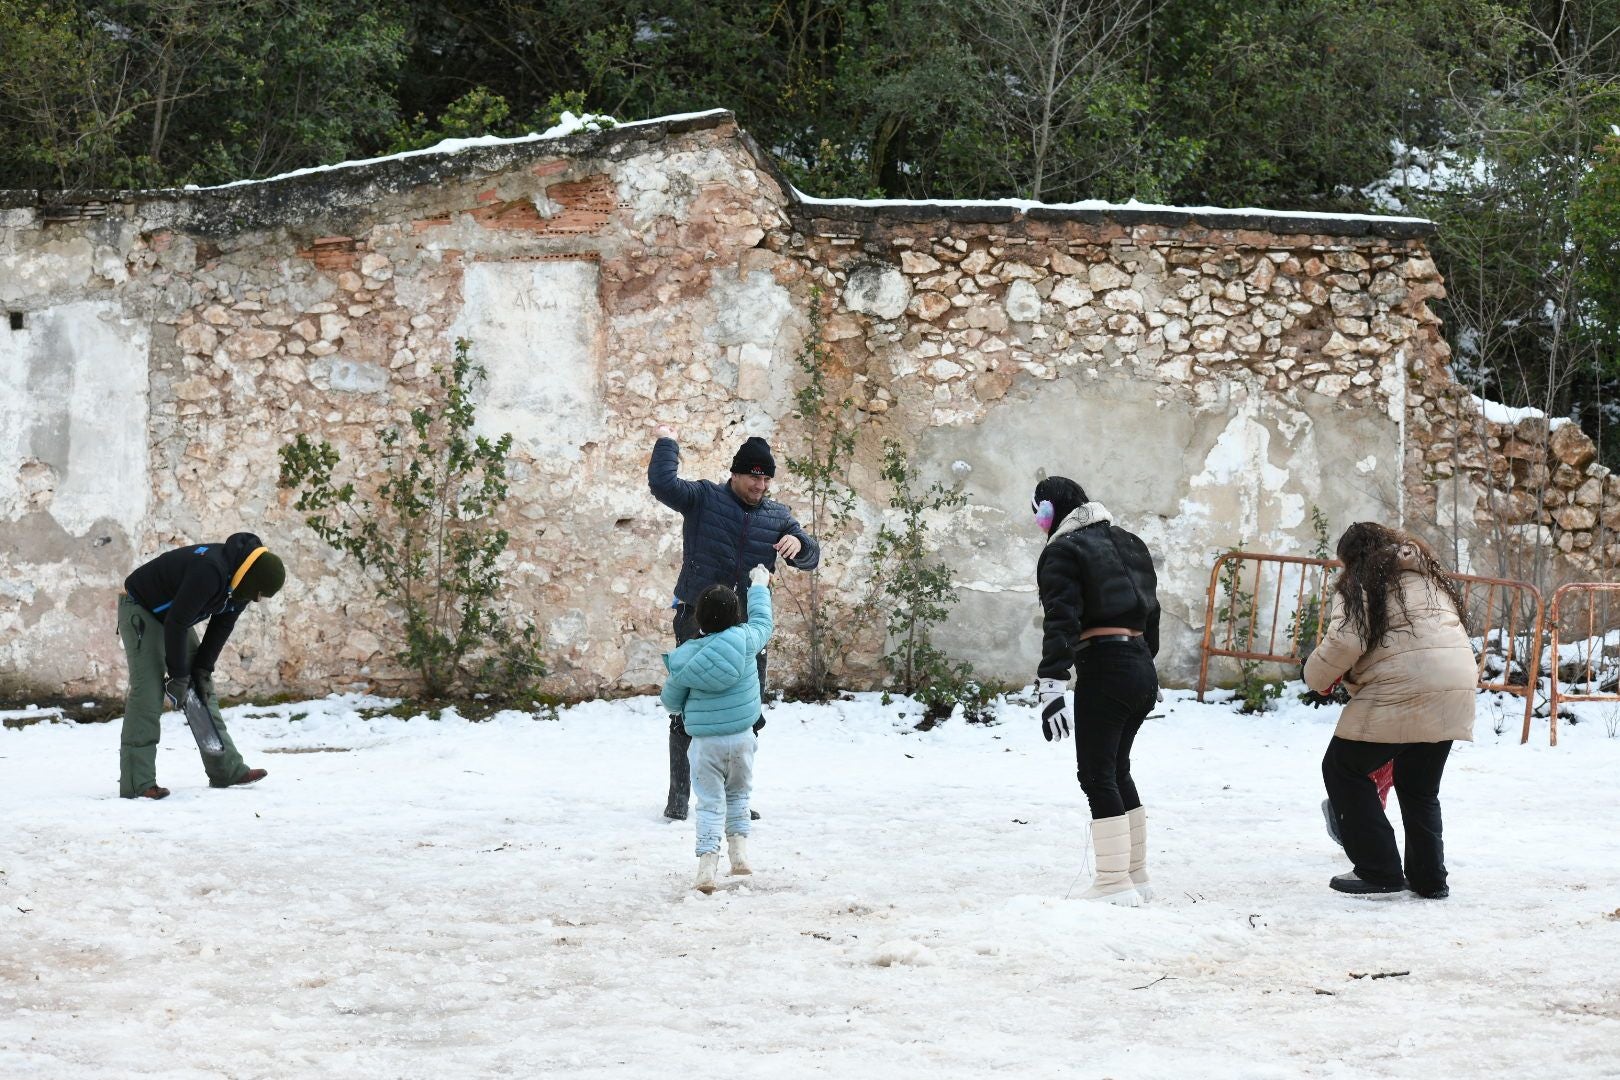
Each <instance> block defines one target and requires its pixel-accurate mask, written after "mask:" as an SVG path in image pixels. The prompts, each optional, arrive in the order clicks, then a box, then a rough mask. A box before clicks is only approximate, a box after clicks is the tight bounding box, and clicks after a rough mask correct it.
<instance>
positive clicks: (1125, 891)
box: [1080, 814, 1142, 907]
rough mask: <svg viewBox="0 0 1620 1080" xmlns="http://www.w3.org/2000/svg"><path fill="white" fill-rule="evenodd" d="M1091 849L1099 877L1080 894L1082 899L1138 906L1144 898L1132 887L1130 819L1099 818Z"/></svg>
mask: <svg viewBox="0 0 1620 1080" xmlns="http://www.w3.org/2000/svg"><path fill="white" fill-rule="evenodd" d="M1091 848H1092V852H1093V854H1094V855H1095V857H1096V860H1097V876H1096V878H1095V879H1093V880H1092V882H1091V888H1089V889H1087V890H1086V891H1085V892H1083V893H1081V894H1080V899H1082V900H1106V901H1108V902H1109V903H1110V904H1119V905H1120V906H1122V907H1139V906H1141V903H1142V897H1141V896H1140V895H1138V894H1137V891H1136V886H1135V885H1132V884H1131V819H1130V818H1129V817H1128V816H1127V815H1125V814H1121V815H1119V816H1118V817H1110V818H1097V819H1096V820H1094V821H1093V822H1092V823H1091Z"/></svg>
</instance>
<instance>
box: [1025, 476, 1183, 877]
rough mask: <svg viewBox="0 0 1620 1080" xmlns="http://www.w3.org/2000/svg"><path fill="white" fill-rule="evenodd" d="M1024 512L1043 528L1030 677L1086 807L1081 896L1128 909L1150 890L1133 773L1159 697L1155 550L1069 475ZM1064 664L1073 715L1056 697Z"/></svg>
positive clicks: (1045, 488) (1043, 486)
mask: <svg viewBox="0 0 1620 1080" xmlns="http://www.w3.org/2000/svg"><path fill="white" fill-rule="evenodd" d="M1031 509H1032V510H1034V512H1035V521H1036V524H1038V525H1039V526H1040V527H1041V529H1042V531H1044V532H1045V533H1046V534H1047V539H1046V546H1045V548H1043V549H1042V551H1041V557H1040V561H1039V562H1038V563H1037V564H1036V570H1035V580H1036V584H1037V585H1038V586H1039V588H1040V594H1041V607H1042V608H1043V609H1044V611H1045V616H1046V618H1045V630H1044V635H1043V639H1042V643H1041V666H1040V668H1039V670H1038V671H1037V673H1036V674H1037V676H1038V679H1039V682H1038V689H1039V692H1040V699H1041V730H1042V733H1043V734H1044V735H1045V736H1046V739H1047V741H1048V742H1057V741H1061V740H1062V739H1063V738H1064V737H1066V736H1068V735H1070V734H1073V735H1074V744H1075V746H1074V748H1075V755H1076V757H1077V759H1078V761H1079V766H1080V767H1079V777H1080V787H1081V789H1082V790H1083V791H1084V792H1085V793H1086V800H1087V802H1089V803H1090V804H1091V837H1092V847H1093V849H1094V851H1095V853H1096V861H1097V873H1096V878H1095V880H1093V882H1092V884H1091V888H1090V889H1088V890H1087V891H1086V892H1085V894H1084V895H1083V897H1082V899H1087V900H1107V901H1110V902H1111V903H1115V904H1122V905H1125V906H1128V907H1136V906H1137V905H1139V904H1141V903H1142V902H1143V901H1146V900H1149V899H1151V898H1152V895H1153V894H1152V890H1151V889H1150V888H1149V886H1148V876H1147V812H1146V811H1145V810H1143V809H1142V800H1141V798H1140V797H1139V796H1138V795H1137V791H1136V784H1135V783H1134V782H1133V781H1132V780H1131V746H1132V743H1133V742H1134V741H1135V739H1136V733H1137V731H1138V730H1140V729H1141V727H1142V721H1143V720H1145V719H1147V715H1148V713H1149V712H1151V711H1152V709H1153V704H1154V702H1155V700H1157V698H1158V693H1159V677H1158V673H1157V671H1155V670H1154V666H1153V658H1154V657H1155V656H1157V655H1158V652H1159V600H1158V596H1157V591H1156V586H1157V578H1156V576H1155V575H1154V572H1153V557H1152V556H1151V555H1150V554H1148V549H1147V545H1146V544H1144V543H1142V541H1141V539H1140V538H1139V537H1137V536H1136V534H1134V533H1131V532H1128V531H1126V530H1125V529H1122V528H1120V527H1119V526H1118V525H1115V524H1114V518H1113V515H1112V514H1110V513H1109V512H1108V509H1107V508H1106V507H1104V506H1103V505H1102V504H1101V503H1096V502H1091V501H1090V500H1088V499H1087V498H1086V493H1085V490H1084V489H1083V488H1081V487H1080V485H1079V484H1077V483H1075V482H1074V481H1073V480H1070V479H1068V478H1067V477H1063V476H1050V477H1047V478H1046V479H1045V480H1042V481H1041V482H1040V483H1039V484H1037V485H1036V487H1035V497H1034V498H1033V499H1032V500H1031ZM1071 667H1072V668H1073V669H1074V708H1073V711H1072V712H1071V710H1070V708H1069V703H1068V700H1067V698H1066V696H1065V693H1064V690H1065V684H1066V683H1067V682H1068V679H1069V669H1070V668H1071Z"/></svg>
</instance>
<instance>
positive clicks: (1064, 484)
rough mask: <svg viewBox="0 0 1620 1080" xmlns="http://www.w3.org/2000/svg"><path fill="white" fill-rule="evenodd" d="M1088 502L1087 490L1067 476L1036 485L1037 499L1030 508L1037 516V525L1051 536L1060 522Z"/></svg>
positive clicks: (1030, 504) (1049, 479)
mask: <svg viewBox="0 0 1620 1080" xmlns="http://www.w3.org/2000/svg"><path fill="white" fill-rule="evenodd" d="M1088 501H1089V500H1088V499H1087V498H1086V489H1085V488H1083V487H1081V486H1080V485H1079V484H1077V483H1075V482H1074V481H1073V480H1070V479H1069V478H1068V477H1067V476H1048V477H1047V478H1046V479H1045V480H1042V481H1041V482H1040V483H1038V484H1036V485H1035V497H1034V498H1033V499H1031V500H1030V502H1029V506H1030V509H1031V510H1032V511H1033V512H1034V514H1035V523H1036V524H1037V525H1039V526H1040V527H1041V531H1042V532H1043V533H1046V534H1047V535H1048V536H1050V535H1051V533H1052V529H1053V528H1054V527H1055V526H1056V525H1057V523H1058V522H1060V521H1062V520H1063V519H1064V518H1065V517H1067V516H1068V515H1069V513H1070V512H1071V511H1073V510H1074V509H1075V508H1076V507H1078V506H1080V505H1081V504H1082V503H1085V502H1088Z"/></svg>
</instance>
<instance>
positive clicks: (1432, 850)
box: [1322, 735, 1451, 893]
mask: <svg viewBox="0 0 1620 1080" xmlns="http://www.w3.org/2000/svg"><path fill="white" fill-rule="evenodd" d="M1450 754H1451V742H1450V741H1449V740H1448V741H1446V742H1436V743H1369V742H1358V741H1356V740H1354V739H1341V738H1339V737H1338V736H1337V735H1335V736H1334V737H1333V739H1332V741H1331V742H1329V743H1328V748H1327V753H1326V754H1325V755H1324V756H1323V758H1322V782H1323V783H1324V784H1325V785H1326V786H1327V793H1328V801H1329V802H1330V803H1332V804H1333V816H1334V817H1335V818H1337V819H1338V822H1339V836H1340V837H1341V838H1342V839H1343V840H1344V853H1345V854H1346V855H1348V856H1350V862H1351V863H1352V864H1353V865H1354V866H1355V871H1356V876H1357V877H1359V878H1361V880H1363V881H1372V882H1376V883H1377V884H1380V885H1398V884H1400V883H1401V882H1402V880H1403V879H1402V874H1401V853H1400V851H1399V850H1397V849H1396V847H1395V830H1394V829H1393V828H1391V827H1390V824H1389V819H1388V818H1386V817H1385V816H1384V808H1383V807H1382V806H1381V805H1380V804H1379V801H1378V785H1377V784H1375V783H1374V782H1373V779H1372V777H1370V776H1368V775H1367V774H1368V773H1370V772H1373V771H1374V770H1376V769H1378V768H1381V767H1382V766H1383V765H1384V763H1385V762H1388V761H1394V762H1395V797H1396V798H1397V799H1399V800H1400V803H1401V822H1402V824H1403V825H1404V826H1405V827H1406V873H1405V879H1404V880H1405V883H1406V885H1407V887H1408V888H1410V889H1412V890H1413V891H1414V892H1418V893H1430V892H1434V891H1436V890H1438V889H1439V888H1441V887H1442V886H1444V885H1445V883H1446V857H1445V846H1444V844H1442V843H1441V839H1440V777H1441V774H1443V773H1444V772H1445V771H1446V758H1447V757H1448V756H1449V755H1450Z"/></svg>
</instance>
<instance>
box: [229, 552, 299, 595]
mask: <svg viewBox="0 0 1620 1080" xmlns="http://www.w3.org/2000/svg"><path fill="white" fill-rule="evenodd" d="M286 580H287V568H286V567H285V566H283V565H282V564H281V560H280V559H279V558H277V557H276V556H274V555H272V554H271V553H270V552H268V551H266V552H264V553H263V554H261V555H260V556H259V557H258V558H257V559H254V560H253V565H252V566H250V567H248V568H247V573H245V574H243V575H242V580H241V581H239V582H237V584H236V590H235V592H236V595H237V596H238V597H239V598H241V599H243V600H263V599H265V598H266V597H269V596H274V595H276V593H278V592H280V591H281V586H282V584H283V583H284V582H285V581H286Z"/></svg>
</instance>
